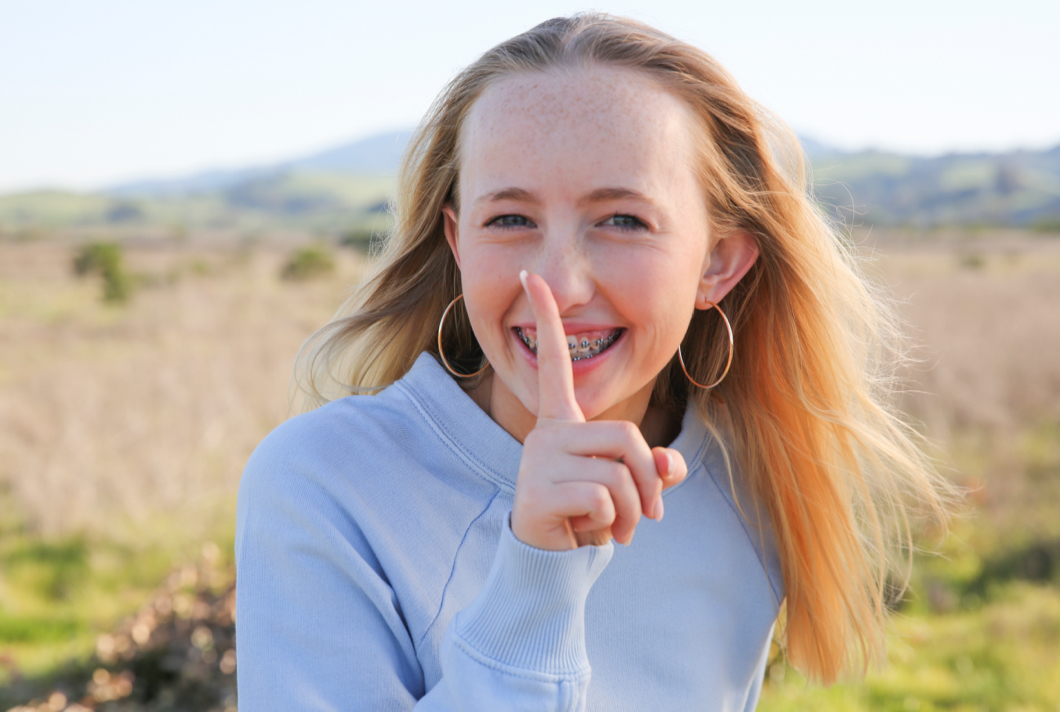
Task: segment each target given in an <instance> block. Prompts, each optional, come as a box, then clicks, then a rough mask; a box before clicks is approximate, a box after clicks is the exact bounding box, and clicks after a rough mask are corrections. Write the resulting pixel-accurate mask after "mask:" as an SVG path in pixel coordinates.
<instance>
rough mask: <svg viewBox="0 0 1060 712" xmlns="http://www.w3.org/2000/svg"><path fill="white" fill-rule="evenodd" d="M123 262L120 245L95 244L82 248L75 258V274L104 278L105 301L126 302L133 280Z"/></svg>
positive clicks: (108, 243)
mask: <svg viewBox="0 0 1060 712" xmlns="http://www.w3.org/2000/svg"><path fill="white" fill-rule="evenodd" d="M122 261H123V253H122V249H121V246H120V245H117V244H115V243H113V242H93V243H90V244H88V245H85V246H84V247H82V248H81V249H80V250H78V252H77V254H76V255H75V256H74V273H75V274H77V275H78V276H79V277H83V276H85V275H88V274H99V275H100V276H101V277H102V278H103V301H105V302H110V303H121V302H125V301H127V300H128V298H129V292H130V286H131V280H130V279H129V275H128V273H126V271H125V267H124V265H123V264H122Z"/></svg>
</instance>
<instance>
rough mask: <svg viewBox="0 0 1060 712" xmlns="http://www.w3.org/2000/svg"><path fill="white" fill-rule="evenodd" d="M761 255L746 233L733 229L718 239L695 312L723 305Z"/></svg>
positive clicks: (711, 254) (753, 241)
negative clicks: (720, 303) (719, 303)
mask: <svg viewBox="0 0 1060 712" xmlns="http://www.w3.org/2000/svg"><path fill="white" fill-rule="evenodd" d="M759 252H760V250H759V247H758V241H757V240H756V239H755V238H754V236H753V235H752V234H751V233H750V232H748V231H747V230H743V229H737V230H733V231H731V232H729V233H728V234H727V235H725V237H723V238H721V239H720V240H718V241H717V243H715V245H714V249H713V250H712V251H711V253H710V263H709V265H708V266H707V269H706V270H705V271H704V273H703V279H702V280H700V283H699V290H698V291H697V293H696V309H710V308H711V305H712V304H717V303H718V302H720V301H721V300H722V299H723V298H724V297H725V295H726V294H728V293H729V292H730V291H731V290H732V288H733V287H735V286H736V284H737V283H738V282H739V281H740V280H741V279H743V276H744V275H745V274H747V272H748V271H749V270H750V269H751V267H752V266H754V263H755V261H756V260H757V259H758V255H759Z"/></svg>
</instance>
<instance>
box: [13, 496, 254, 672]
mask: <svg viewBox="0 0 1060 712" xmlns="http://www.w3.org/2000/svg"><path fill="white" fill-rule="evenodd" d="M6 504H9V503H6ZM5 509H6V510H7V516H5V517H0V518H2V519H3V520H4V523H3V525H2V530H0V582H2V585H0V661H3V660H7V661H13V662H12V664H10V665H6V666H0V685H2V684H4V683H5V682H7V681H8V680H10V679H11V675H12V674H13V673H14V672H16V671H17V673H18V674H20V675H24V676H30V677H36V676H42V675H44V676H46V675H48V674H49V673H50V672H52V671H54V670H57V669H59V668H61V667H63V666H65V665H66V664H68V663H69V662H70V661H78V660H85V659H87V658H88V657H89V656H90V655H91V654H92V652H93V651H94V649H95V644H96V638H97V636H99V635H100V634H102V633H105V632H107V631H109V630H111V629H112V628H113V627H114V626H115V625H116V624H117V623H118V622H119V621H120V620H121V619H122V618H124V617H125V616H128V615H130V614H133V613H135V612H136V611H137V610H138V609H139V607H140V606H141V605H142V604H143V602H144V601H145V600H147V599H148V597H149V595H150V594H151V592H152V591H154V590H155V588H156V587H157V586H158V585H159V584H160V583H161V582H162V581H163V580H164V579H165V577H166V575H167V574H169V572H170V571H171V570H172V569H173V567H174V566H177V565H180V564H181V563H183V562H186V561H193V560H195V559H196V557H197V556H198V555H199V553H200V552H201V550H202V547H203V545H204V543H205V541H212V542H214V543H215V544H217V546H218V547H219V549H220V551H221V559H220V563H222V564H228V563H230V562H231V560H232V553H231V552H232V542H233V534H232V532H231V526H232V524H231V514H232V513H231V511H230V510H231V503H225V505H224V506H223V507H219V508H218V512H217V513H216V514H221V513H222V511H223V516H217V517H216V518H215V521H217V522H218V525H217V527H216V528H215V530H214V532H213V535H211V536H207V537H206V538H205V539H201V538H194V539H193V538H192V537H186V536H183V535H182V527H181V524H180V518H179V517H165V516H162V517H158V518H155V519H154V521H153V525H152V526H151V527H146V528H145V527H144V526H142V525H137V526H136V527H135V528H133V527H132V525H131V524H130V531H129V534H128V536H126V535H123V534H122V533H121V529H120V527H116V528H115V529H114V530H113V533H112V534H111V535H108V536H103V535H95V536H87V535H76V536H69V537H63V538H58V539H42V538H40V537H38V536H36V535H34V534H33V533H31V532H28V531H25V530H24V529H22V528H21V527H20V526H19V525H18V523H17V518H16V517H15V516H13V513H12V511H11V508H10V507H9V506H7V507H5ZM207 516H212V515H207ZM133 529H135V532H134V531H133Z"/></svg>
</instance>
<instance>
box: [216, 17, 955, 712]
mask: <svg viewBox="0 0 1060 712" xmlns="http://www.w3.org/2000/svg"><path fill="white" fill-rule="evenodd" d="M396 210H397V225H396V227H395V229H394V232H393V234H392V235H391V236H390V237H389V239H388V241H387V243H386V245H385V247H384V248H383V251H382V254H381V255H379V258H378V261H377V266H376V271H375V273H374V276H373V277H371V278H370V279H369V280H368V281H367V282H366V283H365V284H364V285H363V286H362V287H361V288H360V290H359V291H358V292H357V293H356V294H355V296H354V297H352V298H351V300H350V301H349V302H348V303H347V304H346V305H345V306H344V307H343V310H342V312H341V313H340V316H339V317H337V318H336V319H335V320H334V321H333V322H332V323H331V324H329V325H328V326H327V327H325V328H324V329H323V330H322V331H321V332H320V333H319V334H318V335H317V338H316V339H315V341H312V342H311V343H310V344H309V345H308V346H307V348H306V350H305V352H304V353H305V358H304V360H303V367H302V374H303V377H304V378H303V383H304V384H305V385H306V390H307V392H308V394H309V396H310V398H311V400H312V401H313V402H314V403H315V404H316V405H321V406H322V407H319V408H317V409H316V410H313V411H312V412H310V413H307V414H304V415H302V416H299V417H297V418H294V419H292V420H290V421H288V422H287V423H285V424H284V425H282V426H281V427H280V428H278V429H277V430H276V431H275V432H274V433H272V434H271V435H270V436H269V437H268V438H267V439H266V440H265V442H263V443H262V445H261V446H260V447H259V448H258V449H257V451H256V452H255V454H254V455H253V457H252V458H251V460H250V462H249V464H248V465H247V469H246V472H245V474H244V477H243V481H242V485H241V490H240V497H239V514H238V522H237V540H236V555H237V563H238V572H239V587H238V596H239V597H238V611H239V613H238V628H237V631H238V644H239V655H240V660H239V695H240V706H241V709H243V710H244V711H247V710H249V711H251V712H256V711H257V710H265V709H277V710H279V709H282V710H291V709H306V710H338V709H342V710H382V709H387V710H409V709H413V708H415V709H416V710H494V709H498V710H499V709H526V710H581V709H591V710H625V709H629V710H644V709H706V710H748V709H752V708H754V706H755V704H756V702H757V700H758V694H759V690H760V688H761V685H762V679H763V674H764V671H765V666H766V662H767V655H768V652H769V646H770V641H771V638H772V635H773V627H774V623H775V621H776V620H777V616H778V614H779V611H780V606H781V604H782V603H783V604H784V606H785V609H786V626H785V630H784V634H785V636H786V641H787V647H788V654H789V657H790V659H791V660H792V661H793V663H794V664H795V665H797V666H799V667H800V668H801V669H802V670H803V671H805V672H806V673H807V674H809V675H811V676H812V677H814V678H816V679H818V680H821V681H824V682H831V681H832V680H834V679H835V678H836V677H837V675H839V674H840V673H841V672H843V671H845V670H853V671H858V670H861V669H862V668H863V667H864V665H865V664H866V663H867V662H869V661H871V660H873V659H876V658H877V657H878V655H879V653H880V651H881V646H882V624H883V618H884V614H885V600H884V585H885V583H887V581H888V578H887V577H888V575H889V572H890V570H891V564H892V563H893V561H892V558H893V557H892V555H891V552H894V551H897V550H899V549H900V548H901V545H903V544H906V543H908V539H907V537H908V531H909V513H910V512H911V511H913V510H912V508H913V507H914V506H915V505H917V504H920V505H926V507H927V509H928V510H929V511H932V512H934V513H935V514H941V513H942V507H941V503H942V502H944V501H945V498H946V495H947V494H948V490H947V489H946V485H945V484H944V483H943V482H941V481H940V480H939V479H937V478H936V476H935V475H933V474H932V473H931V471H930V469H929V468H928V467H927V466H926V465H925V462H924V458H923V456H922V455H921V453H920V452H919V450H918V449H917V447H916V445H915V444H914V442H913V440H912V438H911V435H910V433H909V431H908V430H907V428H906V427H905V426H904V425H903V424H902V422H901V420H900V419H898V418H897V417H896V416H895V414H894V412H893V411H892V409H891V408H890V405H889V398H890V391H889V385H890V382H889V380H888V375H889V373H890V370H889V369H890V368H891V367H892V366H893V362H894V360H895V359H894V356H895V354H894V352H893V350H890V349H889V344H891V343H893V339H892V337H893V336H894V334H895V333H896V332H895V330H894V317H893V314H892V313H891V312H890V311H888V309H887V308H886V306H885V304H884V303H883V302H882V301H881V299H880V298H879V297H878V296H876V295H875V294H874V293H873V292H872V290H871V289H870V288H869V287H868V286H867V284H866V283H865V281H864V280H863V279H862V278H861V277H860V276H859V273H858V271H857V269H856V267H855V263H854V260H853V258H852V256H851V255H850V254H849V252H848V251H847V249H846V248H845V247H844V243H843V242H842V241H841V240H840V239H839V238H838V237H837V236H836V235H835V234H834V233H833V232H832V231H831V230H830V229H829V227H828V226H827V225H826V223H825V222H824V221H823V220H822V218H821V215H820V213H819V211H818V209H817V208H816V206H815V205H814V203H813V201H812V199H811V198H810V197H809V196H808V194H807V189H806V184H805V179H804V175H803V170H802V154H801V151H800V150H799V148H798V144H797V142H796V141H795V139H794V138H793V136H792V134H791V133H790V132H789V131H787V130H786V129H784V128H783V126H782V125H781V124H779V123H778V122H776V121H774V120H772V119H770V118H769V117H768V115H767V114H766V113H765V112H764V111H763V110H762V109H761V108H760V107H758V106H757V105H755V104H754V103H753V102H752V101H751V100H750V99H749V98H748V97H747V96H746V95H745V94H744V93H743V92H742V91H741V90H740V89H739V87H738V86H737V85H736V83H735V82H734V81H733V80H732V79H731V78H730V77H729V76H728V75H727V74H726V73H725V72H724V70H722V69H721V68H720V67H719V66H718V65H717V64H716V63H715V62H714V61H713V60H712V59H711V58H710V57H709V56H707V55H706V54H704V53H703V52H702V51H700V50H698V49H696V48H694V47H691V46H689V45H687V44H684V43H682V42H679V41H677V40H674V39H673V38H671V37H668V36H666V35H664V34H662V33H660V32H658V31H656V30H654V29H652V28H650V27H646V26H644V25H641V24H638V23H635V22H631V21H628V20H622V19H616V18H613V17H608V16H603V15H579V16H575V17H572V18H561V19H555V20H550V21H548V22H545V23H543V24H541V25H539V26H537V27H535V28H534V29H532V30H530V31H529V32H527V33H525V34H522V35H519V36H518V37H515V38H513V39H511V40H509V41H507V42H505V43H503V44H501V45H499V46H498V47H496V48H494V49H492V50H490V51H489V52H487V53H486V54H485V55H484V56H483V57H482V58H481V59H479V60H478V61H477V62H475V63H474V64H473V65H471V66H470V67H468V68H467V69H466V70H464V71H463V72H462V73H460V74H459V75H458V76H457V77H456V78H455V79H454V80H453V81H452V83H451V84H450V85H449V86H448V87H447V88H446V89H445V90H444V91H443V92H442V94H441V96H440V97H439V99H438V100H437V102H436V103H435V105H434V107H433V109H432V110H431V112H430V114H429V115H428V116H427V118H426V119H425V120H424V122H423V123H422V125H421V127H420V129H419V131H418V133H417V135H416V137H415V139H414V140H413V142H412V144H411V146H410V148H409V150H408V152H407V155H406V159H405V163H404V165H403V168H402V171H401V176H400V187H399V193H398V196H397V201H396ZM375 391H378V393H377V394H376V395H372V396H368V395H356V396H353V397H346V398H337V396H338V395H342V394H349V393H351V392H352V393H357V394H364V393H368V392H375ZM664 516H665V519H664ZM634 534H636V537H635V538H634ZM612 540H614V541H615V542H618V543H620V544H622V545H623V546H621V547H618V548H616V547H615V545H614V544H613V543H612ZM896 545H898V546H896ZM590 665H591V672H592V675H591V680H590Z"/></svg>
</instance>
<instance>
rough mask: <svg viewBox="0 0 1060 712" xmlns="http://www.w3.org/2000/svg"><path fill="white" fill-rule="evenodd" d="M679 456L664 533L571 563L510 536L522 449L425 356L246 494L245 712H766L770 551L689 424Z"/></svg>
mask: <svg viewBox="0 0 1060 712" xmlns="http://www.w3.org/2000/svg"><path fill="white" fill-rule="evenodd" d="M672 447H675V448H676V449H678V450H679V451H680V452H681V454H682V455H684V458H685V460H686V462H687V463H688V470H689V472H688V477H687V478H686V479H685V480H684V481H683V482H681V483H680V484H678V485H677V486H675V487H672V488H671V489H669V490H667V491H666V492H665V493H664V497H665V498H666V516H665V518H664V519H663V521H662V522H655V521H654V520H650V519H646V518H644V519H642V520H641V522H640V524H639V525H638V526H637V531H636V535H635V537H634V540H633V543H632V544H631V545H630V546H629V547H624V546H620V545H619V546H617V547H616V545H615V544H614V543H610V544H607V545H605V546H583V547H581V548H578V549H575V550H573V551H563V552H555V551H543V550H541V549H536V548H534V547H531V546H528V545H526V544H523V543H522V542H521V541H519V540H518V539H516V538H515V536H514V535H513V534H512V532H511V529H510V527H509V523H508V518H509V513H510V512H511V509H512V500H513V497H514V494H515V481H516V474H517V472H518V469H519V461H520V458H521V456H522V445H520V444H519V442H518V441H516V440H515V439H514V438H512V436H511V435H509V434H508V433H507V432H506V431H505V430H504V429H503V428H501V427H500V426H499V425H497V424H496V423H495V422H493V421H492V420H491V419H490V418H489V416H487V415H486V413H485V412H483V411H482V410H481V409H480V408H479V407H478V406H477V405H476V404H475V403H474V401H472V400H471V398H470V397H469V396H468V395H467V394H465V393H464V392H463V390H461V388H460V387H459V385H457V383H456V382H455V381H454V380H453V379H452V378H451V377H450V376H449V375H448V374H447V373H446V372H445V371H444V370H443V369H442V367H441V366H440V365H439V364H438V363H437V362H436V361H435V360H434V358H433V357H431V356H430V355H427V354H423V355H421V356H420V357H419V359H418V360H417V361H416V364H415V366H414V367H413V368H412V370H411V371H410V372H409V373H408V374H407V375H406V376H405V377H404V378H403V379H401V380H400V381H398V382H397V383H395V384H394V385H393V386H391V387H389V388H387V389H386V390H384V391H382V392H381V393H380V394H378V395H375V396H352V397H349V398H343V399H341V400H338V401H335V402H333V403H330V404H328V405H326V406H324V407H322V408H319V409H317V410H314V411H312V412H310V413H306V414H304V415H300V416H297V417H295V418H293V419H291V420H289V421H287V422H286V423H284V424H283V425H281V426H280V427H279V428H277V429H276V430H275V431H274V432H273V433H272V434H271V435H269V436H268V437H267V438H266V439H265V441H264V442H263V443H262V444H261V445H260V446H259V447H258V448H257V450H256V451H255V452H254V454H253V456H252V457H251V459H250V462H249V463H248V464H247V468H246V471H245V472H244V474H243V480H242V483H241V485H240V490H239V506H238V516H237V524H236V527H237V533H236V562H237V571H238V587H237V606H236V610H237V613H236V615H237V621H236V639H237V646H238V647H237V649H238V655H239V666H238V678H239V708H240V710H241V712H259V711H262V710H285V711H289V710H344V711H347V712H349V711H352V710H372V711H373V712H375V711H378V710H411V709H413V708H415V709H416V710H417V711H419V712H424V711H426V710H432V711H433V710H439V711H441V710H464V711H467V712H472V711H476V712H477V711H479V710H482V711H491V710H535V711H546V710H547V711H551V710H599V711H607V712H616V711H620V710H750V709H753V708H754V707H755V705H756V703H757V701H758V694H759V691H760V689H761V685H762V679H763V673H764V670H765V665H766V658H767V655H768V651H769V645H770V639H771V635H772V630H773V624H774V621H775V619H776V613H777V607H778V605H779V603H780V602H781V601H782V600H783V596H784V591H783V582H782V578H781V575H780V567H779V562H778V560H777V556H776V553H775V548H774V546H773V538H772V536H773V535H772V533H771V530H770V529H769V528H768V527H767V526H763V527H756V526H752V525H751V524H749V523H748V521H747V520H746V519H745V518H744V517H743V516H742V515H741V514H740V512H739V511H738V508H737V506H736V502H735V500H734V498H733V494H732V487H731V485H730V481H729V476H728V472H727V469H726V467H725V462H724V459H723V458H722V455H721V452H720V450H719V448H718V445H717V443H716V442H715V441H714V440H713V438H712V437H711V436H710V435H709V433H708V431H707V429H706V427H705V425H704V424H703V422H702V420H701V419H700V418H699V416H698V415H697V414H696V413H695V412H694V411H693V410H692V409H690V410H689V412H688V413H686V415H685V418H684V421H683V425H682V431H681V434H680V435H679V436H678V437H677V439H676V440H675V441H674V443H673V444H672ZM736 488H737V492H738V493H739V497H740V500H739V501H740V505H741V506H742V507H743V510H744V512H745V513H747V514H748V515H751V514H752V513H753V512H754V510H755V508H754V506H753V503H752V502H751V501H750V500H749V499H748V498H747V496H746V494H745V493H744V492H745V491H744V490H743V489H741V484H740V481H739V477H738V475H737V477H736ZM767 572H768V574H767ZM590 665H591V673H592V674H591V679H590Z"/></svg>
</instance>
